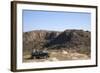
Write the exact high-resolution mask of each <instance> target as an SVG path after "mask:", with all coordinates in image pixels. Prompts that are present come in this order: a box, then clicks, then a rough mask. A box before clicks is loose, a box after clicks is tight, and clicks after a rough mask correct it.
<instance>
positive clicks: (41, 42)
mask: <svg viewBox="0 0 100 73" xmlns="http://www.w3.org/2000/svg"><path fill="white" fill-rule="evenodd" d="M90 42H91V33H90V32H89V31H83V30H65V31H63V32H59V31H46V30H34V31H30V32H23V50H24V51H32V49H42V50H44V49H47V50H50V49H52V50H53V49H56V50H59V49H72V50H76V51H78V52H82V53H86V54H89V53H90V46H91V44H90Z"/></svg>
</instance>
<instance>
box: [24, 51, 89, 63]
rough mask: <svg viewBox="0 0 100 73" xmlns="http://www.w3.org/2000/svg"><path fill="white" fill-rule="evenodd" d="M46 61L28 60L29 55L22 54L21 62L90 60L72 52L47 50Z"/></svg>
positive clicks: (41, 60)
mask: <svg viewBox="0 0 100 73" xmlns="http://www.w3.org/2000/svg"><path fill="white" fill-rule="evenodd" d="M49 56H50V57H49V58H47V59H30V57H31V55H30V54H29V53H27V54H24V56H23V62H45V61H65V60H85V59H90V56H88V55H87V54H81V53H78V52H75V51H72V50H70V51H69V50H49Z"/></svg>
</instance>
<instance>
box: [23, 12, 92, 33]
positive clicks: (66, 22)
mask: <svg viewBox="0 0 100 73" xmlns="http://www.w3.org/2000/svg"><path fill="white" fill-rule="evenodd" d="M22 20H23V22H22V24H23V32H27V31H32V30H50V31H52V30H53V31H64V30H66V29H79V30H80V29H82V30H85V31H90V30H91V14H90V13H83V12H61V11H59V12H56V11H35V10H23V13H22Z"/></svg>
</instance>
